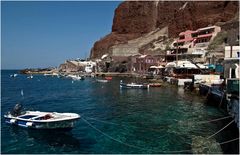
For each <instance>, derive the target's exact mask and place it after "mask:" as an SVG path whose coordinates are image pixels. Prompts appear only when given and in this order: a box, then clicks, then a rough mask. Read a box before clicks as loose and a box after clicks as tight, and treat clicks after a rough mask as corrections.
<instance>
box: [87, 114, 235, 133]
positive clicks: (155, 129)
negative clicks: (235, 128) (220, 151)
mask: <svg viewBox="0 0 240 155" xmlns="http://www.w3.org/2000/svg"><path fill="white" fill-rule="evenodd" d="M84 117H85V118H87V119H90V120H94V121H96V122H101V123H105V124H111V125H118V126H125V127H129V125H124V124H118V123H113V122H110V121H103V120H99V119H96V118H93V117H87V116H84ZM230 117H231V116H225V117H220V118H217V119H212V120H208V121H199V122H195V123H197V124H205V123H210V122H216V121H220V120H224V119H227V118H230ZM168 120H170V119H168ZM172 120H173V121H177V120H176V119H172ZM186 123H188V122H186ZM130 125H132V124H130ZM141 128H143V127H141ZM144 129H149V130H153V131H159V129H157V128H144Z"/></svg>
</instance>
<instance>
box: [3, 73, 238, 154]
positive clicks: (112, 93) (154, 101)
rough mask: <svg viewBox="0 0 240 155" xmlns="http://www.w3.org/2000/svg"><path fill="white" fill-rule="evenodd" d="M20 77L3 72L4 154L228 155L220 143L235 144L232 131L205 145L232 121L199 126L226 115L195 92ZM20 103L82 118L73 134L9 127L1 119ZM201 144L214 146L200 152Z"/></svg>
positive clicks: (167, 87)
mask: <svg viewBox="0 0 240 155" xmlns="http://www.w3.org/2000/svg"><path fill="white" fill-rule="evenodd" d="M16 72H17V71H2V72H1V73H2V75H1V120H2V121H1V153H21V154H24V153H31V154H34V153H45V154H49V153H56V154H60V153H69V154H73V153H78V154H82V153H193V152H194V150H196V149H205V150H206V151H205V152H206V153H207V152H208V153H209V152H210V153H222V152H227V153H229V150H227V151H224V149H221V148H219V147H217V146H218V145H217V144H218V142H222V141H226V140H229V139H231V136H229V135H228V134H229V133H230V132H231V131H230V129H228V128H227V129H226V130H225V131H224V132H221V133H219V134H217V135H216V136H214V137H213V138H211V139H210V140H207V137H209V136H210V135H212V134H214V133H215V132H216V131H218V130H219V129H221V127H223V126H224V125H226V124H227V123H228V122H227V123H225V122H212V123H199V122H201V121H206V120H212V119H216V118H220V117H224V116H226V114H224V112H223V111H221V110H220V109H218V108H216V107H211V106H207V105H205V104H203V103H204V98H203V97H199V96H198V95H195V94H194V93H191V92H187V93H185V92H184V90H183V89H178V88H175V87H173V86H166V87H161V88H150V89H149V90H120V89H119V80H120V78H113V80H112V81H111V82H109V83H98V82H95V80H94V79H93V78H86V79H85V80H84V81H75V82H74V83H72V81H71V80H69V79H61V78H57V77H44V76H42V75H34V78H33V79H27V76H26V75H19V76H17V77H16V78H10V77H9V75H10V74H13V73H16ZM125 80H126V79H125ZM21 90H23V92H24V96H23V97H22V96H21ZM17 102H20V103H22V104H23V106H24V107H25V108H26V109H30V110H39V111H55V112H73V113H78V114H80V115H81V116H82V119H80V120H79V121H78V122H77V124H76V127H75V128H73V130H72V131H70V132H58V131H37V130H28V129H23V128H20V127H13V126H9V125H7V124H5V123H4V119H3V115H4V113H6V112H7V111H10V110H11V109H12V107H13V106H14V105H15V104H16V103H17ZM233 138H236V137H233ZM201 139H203V140H204V141H205V142H206V143H210V144H211V145H208V146H207V148H203V147H201V146H200V147H199V146H198V145H197V144H199V145H200V144H201ZM215 144H216V145H215ZM196 146H198V148H196ZM230 148H231V147H230ZM232 150H234V149H232ZM175 151H176V152H175ZM178 151H179V152H178ZM230 153H231V151H230Z"/></svg>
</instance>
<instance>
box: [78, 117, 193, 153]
mask: <svg viewBox="0 0 240 155" xmlns="http://www.w3.org/2000/svg"><path fill="white" fill-rule="evenodd" d="M82 120H83V121H84V122H85V123H87V124H88V125H89V126H90V127H92V128H93V129H94V130H96V131H98V132H99V133H101V134H102V135H104V136H105V137H107V138H109V139H111V140H113V141H116V142H118V143H121V144H123V145H125V146H128V147H131V148H135V149H139V150H143V151H149V150H148V149H144V148H141V147H138V146H134V145H131V144H127V143H124V142H122V141H120V140H118V139H115V138H114V137H112V136H110V135H108V134H106V133H104V132H103V131H101V130H99V129H98V128H96V127H95V126H93V125H92V124H91V123H89V122H88V121H87V120H85V119H84V118H82ZM191 151H192V150H179V151H154V152H163V153H178V152H191Z"/></svg>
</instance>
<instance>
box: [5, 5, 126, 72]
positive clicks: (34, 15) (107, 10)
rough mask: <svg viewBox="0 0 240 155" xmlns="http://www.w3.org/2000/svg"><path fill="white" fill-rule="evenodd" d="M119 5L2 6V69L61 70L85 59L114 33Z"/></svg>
mask: <svg viewBox="0 0 240 155" xmlns="http://www.w3.org/2000/svg"><path fill="white" fill-rule="evenodd" d="M120 3H121V2H119V1H105V2H101V1H72V2H67V1H59V2H54V1H52V2H47V1H46V2H44V1H40V2H34V1H32V2H31V1H29V2H11V1H8V2H1V68H2V69H22V68H38V67H42V68H43V67H49V66H58V65H59V64H60V63H63V62H64V60H66V59H72V58H85V57H88V56H89V54H90V50H91V48H92V46H93V44H94V42H95V41H97V40H99V39H100V38H101V37H104V36H105V35H107V34H108V33H110V32H111V27H112V21H113V16H114V10H115V9H116V8H117V6H118V5H119V4H120Z"/></svg>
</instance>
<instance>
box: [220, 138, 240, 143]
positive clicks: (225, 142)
mask: <svg viewBox="0 0 240 155" xmlns="http://www.w3.org/2000/svg"><path fill="white" fill-rule="evenodd" d="M238 139H239V137H238V138H235V139H232V140H228V141H225V142H222V143H219V144H220V145H222V144H227V143H230V142H233V141H235V140H238Z"/></svg>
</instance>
